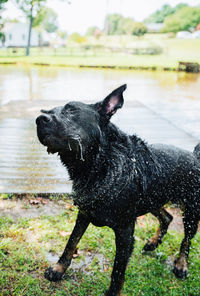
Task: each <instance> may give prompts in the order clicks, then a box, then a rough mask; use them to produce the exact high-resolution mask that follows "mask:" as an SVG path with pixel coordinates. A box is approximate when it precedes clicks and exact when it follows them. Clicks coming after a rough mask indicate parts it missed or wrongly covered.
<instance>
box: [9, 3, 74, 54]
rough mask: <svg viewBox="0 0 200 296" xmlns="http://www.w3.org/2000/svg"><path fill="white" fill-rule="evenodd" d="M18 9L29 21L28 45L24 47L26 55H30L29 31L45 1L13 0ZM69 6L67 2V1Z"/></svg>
mask: <svg viewBox="0 0 200 296" xmlns="http://www.w3.org/2000/svg"><path fill="white" fill-rule="evenodd" d="M14 1H15V2H16V4H17V5H18V7H19V8H20V9H21V10H22V11H23V12H24V14H25V15H26V18H27V19H28V20H29V33H28V43H27V47H26V55H29V54H30V41H31V31H32V27H33V23H34V19H35V18H36V17H37V16H38V13H39V11H41V9H42V7H44V4H45V3H46V2H47V0H14ZM67 2H68V4H70V2H69V1H67Z"/></svg>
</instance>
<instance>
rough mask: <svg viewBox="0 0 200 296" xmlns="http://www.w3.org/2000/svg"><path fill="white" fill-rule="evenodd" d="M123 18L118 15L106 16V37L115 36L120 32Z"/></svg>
mask: <svg viewBox="0 0 200 296" xmlns="http://www.w3.org/2000/svg"><path fill="white" fill-rule="evenodd" d="M122 19H123V16H122V15H120V14H117V13H115V14H108V15H107V16H106V18H105V23H104V31H105V33H106V34H107V35H117V34H119V32H120V21H121V20H122Z"/></svg>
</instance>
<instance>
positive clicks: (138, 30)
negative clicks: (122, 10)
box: [132, 22, 147, 37]
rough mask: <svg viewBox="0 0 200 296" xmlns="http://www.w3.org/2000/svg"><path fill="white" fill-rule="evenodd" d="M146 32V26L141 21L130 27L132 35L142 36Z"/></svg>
mask: <svg viewBox="0 0 200 296" xmlns="http://www.w3.org/2000/svg"><path fill="white" fill-rule="evenodd" d="M146 32H147V27H146V26H145V25H144V24H143V23H139V22H136V23H134V25H133V27H132V35H135V36H138V37H140V36H143V35H144V34H145V33H146Z"/></svg>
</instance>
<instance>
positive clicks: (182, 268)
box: [173, 258, 188, 279]
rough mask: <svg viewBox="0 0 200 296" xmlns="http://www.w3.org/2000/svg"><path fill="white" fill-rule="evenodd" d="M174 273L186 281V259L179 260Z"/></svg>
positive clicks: (176, 262) (175, 264)
mask: <svg viewBox="0 0 200 296" xmlns="http://www.w3.org/2000/svg"><path fill="white" fill-rule="evenodd" d="M173 273H174V274H175V276H176V277H177V278H179V279H184V278H186V277H187V276H188V268H187V262H186V259H184V260H183V259H182V258H179V259H177V260H175V262H174V268H173Z"/></svg>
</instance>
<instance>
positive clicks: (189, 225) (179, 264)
mask: <svg viewBox="0 0 200 296" xmlns="http://www.w3.org/2000/svg"><path fill="white" fill-rule="evenodd" d="M198 223H199V219H198V218H197V217H194V214H193V211H188V210H187V209H186V210H185V212H184V215H183V224H184V231H185V236H184V239H183V241H182V243H181V248H180V253H179V256H178V258H177V259H176V260H175V261H174V269H173V272H174V274H175V275H176V277H178V278H185V277H186V276H187V274H188V255H189V250H190V245H191V239H192V238H193V237H194V236H195V234H196V232H197V230H198Z"/></svg>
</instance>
